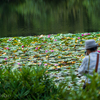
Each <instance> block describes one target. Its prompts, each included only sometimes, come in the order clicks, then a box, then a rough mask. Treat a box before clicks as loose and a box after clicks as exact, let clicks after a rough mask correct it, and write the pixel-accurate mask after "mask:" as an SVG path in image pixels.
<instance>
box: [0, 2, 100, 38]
mask: <svg viewBox="0 0 100 100" xmlns="http://www.w3.org/2000/svg"><path fill="white" fill-rule="evenodd" d="M99 5H100V0H96V1H94V0H82V1H81V0H59V1H58V0H52V1H51V0H14V2H13V0H1V1H0V37H11V36H33V35H40V34H56V33H79V32H94V31H95V32H96V31H100V9H99Z"/></svg>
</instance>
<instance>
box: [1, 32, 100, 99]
mask: <svg viewBox="0 0 100 100" xmlns="http://www.w3.org/2000/svg"><path fill="white" fill-rule="evenodd" d="M88 39H94V40H95V41H96V42H97V43H98V44H99V46H100V32H90V33H77V34H71V33H68V34H62V33H59V34H49V35H38V36H26V37H23V36H20V37H3V38H0V87H1V89H0V99H2V100H6V99H7V100H10V99H13V100H15V99H18V100H21V99H25V100H80V99H82V100H87V99H88V100H94V99H95V100H99V98H100V76H99V75H98V74H96V73H94V76H93V77H91V76H87V77H89V78H90V79H91V81H92V84H91V85H90V86H88V87H91V88H90V89H88V87H87V89H86V90H84V91H83V90H82V86H83V83H84V76H81V75H79V74H78V71H77V70H78V68H79V66H80V64H81V62H82V59H83V58H84V57H85V53H84V52H85V51H84V49H83V48H84V45H85V40H88ZM98 52H100V48H98ZM87 90H88V91H87Z"/></svg>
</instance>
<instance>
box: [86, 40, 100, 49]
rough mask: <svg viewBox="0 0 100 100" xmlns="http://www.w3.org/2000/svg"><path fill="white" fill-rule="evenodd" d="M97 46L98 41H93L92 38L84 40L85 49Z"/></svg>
mask: <svg viewBox="0 0 100 100" xmlns="http://www.w3.org/2000/svg"><path fill="white" fill-rule="evenodd" d="M97 46H99V45H98V43H96V42H95V40H94V39H90V40H86V41H85V49H90V48H93V47H97Z"/></svg>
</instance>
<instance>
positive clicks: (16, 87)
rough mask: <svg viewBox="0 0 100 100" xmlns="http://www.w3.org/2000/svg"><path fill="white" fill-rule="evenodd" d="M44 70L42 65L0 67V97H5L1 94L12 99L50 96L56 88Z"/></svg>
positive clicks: (34, 99) (36, 99)
mask: <svg viewBox="0 0 100 100" xmlns="http://www.w3.org/2000/svg"><path fill="white" fill-rule="evenodd" d="M45 72H46V68H44V67H42V66H36V67H31V68H30V67H23V68H22V69H19V70H18V69H16V70H14V71H12V70H11V68H10V67H7V68H3V69H0V93H1V97H0V98H3V99H5V98H6V97H5V96H3V94H6V96H7V99H13V100H15V99H17V100H19V99H25V98H27V99H28V98H29V97H30V98H31V99H33V100H40V99H44V98H45V97H50V96H51V94H53V92H54V91H56V88H55V85H54V84H53V82H52V80H51V79H49V76H47V75H46V73H45Z"/></svg>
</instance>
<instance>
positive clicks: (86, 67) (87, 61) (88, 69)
mask: <svg viewBox="0 0 100 100" xmlns="http://www.w3.org/2000/svg"><path fill="white" fill-rule="evenodd" d="M98 46H99V45H98V44H97V43H96V42H95V40H94V39H90V40H86V41H85V50H86V56H85V58H84V59H83V62H82V64H81V65H80V67H79V69H78V72H79V74H81V75H83V74H87V73H88V74H89V75H93V72H94V70H95V71H96V72H98V73H100V56H99V53H98V52H97V49H98ZM97 58H98V59H97ZM85 78H86V79H85V83H84V85H83V89H85V88H86V83H88V84H90V83H91V80H90V79H88V78H87V77H85Z"/></svg>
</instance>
